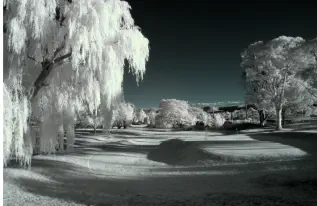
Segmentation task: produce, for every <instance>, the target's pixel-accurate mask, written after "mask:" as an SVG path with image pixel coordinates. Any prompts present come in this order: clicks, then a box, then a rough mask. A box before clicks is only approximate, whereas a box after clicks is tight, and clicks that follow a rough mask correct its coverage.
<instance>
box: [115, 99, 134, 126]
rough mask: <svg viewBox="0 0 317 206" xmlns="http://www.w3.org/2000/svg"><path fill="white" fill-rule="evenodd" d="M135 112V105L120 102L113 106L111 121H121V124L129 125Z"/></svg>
mask: <svg viewBox="0 0 317 206" xmlns="http://www.w3.org/2000/svg"><path fill="white" fill-rule="evenodd" d="M134 113H135V107H134V105H133V104H131V103H126V102H122V103H120V104H119V105H118V106H116V107H115V109H114V111H113V116H112V122H118V123H121V124H122V125H123V126H130V125H131V123H132V121H133V117H134Z"/></svg>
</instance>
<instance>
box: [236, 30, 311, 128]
mask: <svg viewBox="0 0 317 206" xmlns="http://www.w3.org/2000/svg"><path fill="white" fill-rule="evenodd" d="M303 45H305V40H304V39H302V38H300V37H296V38H294V37H286V36H281V37H278V38H275V39H273V40H271V41H268V42H266V43H264V42H256V43H254V44H252V45H250V46H249V47H248V49H246V50H245V51H244V52H243V53H242V63H241V66H242V67H243V68H244V70H245V72H246V82H247V85H248V86H249V89H248V91H247V95H246V101H247V103H253V104H255V105H256V106H257V107H258V108H259V109H269V108H272V107H273V108H275V109H276V110H277V113H280V112H278V111H281V109H282V106H283V105H284V104H285V103H286V102H290V101H295V99H294V97H296V98H298V97H300V96H301V95H296V96H294V95H292V93H294V92H292V90H294V89H295V90H298V92H301V91H303V90H305V88H306V87H308V84H307V82H306V81H304V80H303V79H301V78H298V75H297V74H298V73H299V72H300V71H301V70H302V69H305V68H307V67H309V66H310V65H311V64H312V62H313V61H315V60H314V58H313V57H312V55H311V54H308V53H306V54H305V55H300V54H299V53H300V52H298V51H302V50H300V49H299V48H301V47H302V46H303ZM308 56H310V58H308ZM308 59H309V60H308ZM294 85H297V86H296V87H294ZM290 94H291V95H290ZM277 118H278V119H277V122H278V124H277V128H278V129H280V128H281V114H279V115H277Z"/></svg>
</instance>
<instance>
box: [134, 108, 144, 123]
mask: <svg viewBox="0 0 317 206" xmlns="http://www.w3.org/2000/svg"><path fill="white" fill-rule="evenodd" d="M146 117H147V115H146V113H145V112H144V110H143V109H140V110H138V111H136V112H135V116H134V120H133V121H134V122H142V123H144V119H145V118H146Z"/></svg>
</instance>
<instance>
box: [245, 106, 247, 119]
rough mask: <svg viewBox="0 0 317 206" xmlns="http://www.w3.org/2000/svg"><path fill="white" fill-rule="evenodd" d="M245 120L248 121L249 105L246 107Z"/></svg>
mask: <svg viewBox="0 0 317 206" xmlns="http://www.w3.org/2000/svg"><path fill="white" fill-rule="evenodd" d="M245 119H246V120H247V119H248V105H247V104H246V105H245Z"/></svg>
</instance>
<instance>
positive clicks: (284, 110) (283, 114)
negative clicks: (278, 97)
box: [282, 108, 286, 127]
mask: <svg viewBox="0 0 317 206" xmlns="http://www.w3.org/2000/svg"><path fill="white" fill-rule="evenodd" d="M285 113H286V109H285V108H282V126H283V127H284V125H285Z"/></svg>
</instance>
